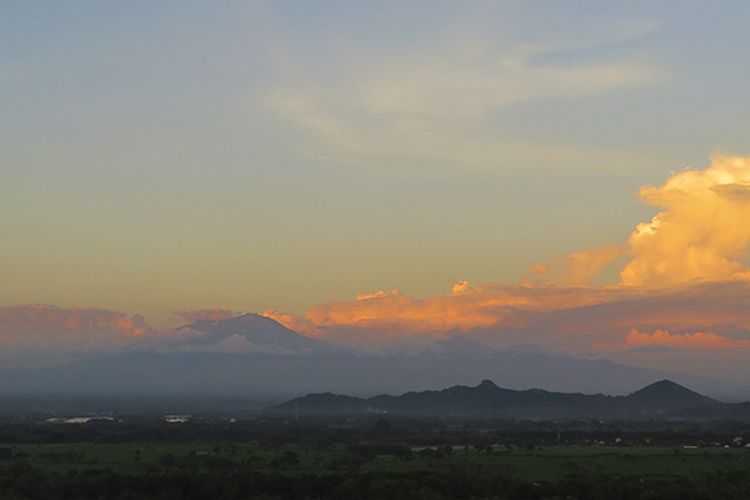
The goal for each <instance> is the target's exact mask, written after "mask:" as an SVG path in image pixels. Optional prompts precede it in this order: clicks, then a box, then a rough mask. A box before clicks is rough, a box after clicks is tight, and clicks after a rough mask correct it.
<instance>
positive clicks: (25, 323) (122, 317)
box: [0, 304, 152, 349]
mask: <svg viewBox="0 0 750 500" xmlns="http://www.w3.org/2000/svg"><path fill="white" fill-rule="evenodd" d="M151 331H152V330H151V329H150V328H149V327H148V325H146V322H145V321H144V319H143V317H141V316H140V315H134V316H127V315H126V314H125V313H122V312H119V311H109V310H106V309H83V308H70V309H66V308H61V307H56V306H51V305H46V304H30V305H21V306H9V307H0V346H2V347H3V348H6V349H16V348H18V349H33V348H50V347H53V346H54V347H59V348H71V349H75V348H92V347H96V346H105V345H115V344H123V343H129V342H133V341H135V340H137V339H138V338H141V337H143V336H145V335H147V334H149V333H151Z"/></svg>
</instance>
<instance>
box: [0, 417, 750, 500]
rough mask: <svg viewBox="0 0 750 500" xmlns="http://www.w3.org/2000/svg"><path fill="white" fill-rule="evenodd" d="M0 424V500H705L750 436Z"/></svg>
mask: <svg viewBox="0 0 750 500" xmlns="http://www.w3.org/2000/svg"><path fill="white" fill-rule="evenodd" d="M185 420H187V421H185V422H183V423H166V422H165V421H164V418H162V417H156V416H152V417H144V416H127V415H119V416H114V418H113V420H111V421H109V420H108V421H103V420H101V421H100V420H95V421H91V422H88V423H81V424H73V423H68V424H65V423H59V421H52V422H50V421H47V420H46V419H45V418H44V417H40V416H37V417H33V418H32V417H26V418H7V419H5V420H2V421H0V498H2V499H45V500H46V499H105V498H113V499H136V498H138V499H141V498H158V499H209V498H210V499H214V498H216V499H234V498H257V499H286V498H292V499H313V498H336V499H347V500H349V499H354V500H356V499H402V498H403V499H440V498H464V499H480V498H496V499H505V498H507V499H535V498H539V499H542V498H545V499H553V498H568V499H574V498H578V499H597V498H607V499H639V498H644V499H647V498H648V499H670V498H674V499H678V498H679V499H713V498H743V497H744V496H745V495H746V492H747V491H750V457H748V456H747V455H750V453H746V450H748V448H746V447H745V444H746V443H745V440H746V439H750V425H748V424H745V423H741V422H731V421H712V422H710V423H708V422H704V423H700V422H698V423H695V422H687V421H681V422H675V421H665V420H641V421H608V422H602V421H599V420H581V421H575V420H568V421H564V422H563V421H559V422H554V421H528V420H500V419H447V418H443V419H437V418H424V417H396V416H388V417H387V418H386V417H383V416H377V415H360V416H354V417H343V416H342V417H326V418H322V417H304V418H285V417H278V416H273V415H262V414H259V415H256V416H254V417H247V418H239V419H235V418H232V417H230V416H222V415H213V416H205V417H189V418H185Z"/></svg>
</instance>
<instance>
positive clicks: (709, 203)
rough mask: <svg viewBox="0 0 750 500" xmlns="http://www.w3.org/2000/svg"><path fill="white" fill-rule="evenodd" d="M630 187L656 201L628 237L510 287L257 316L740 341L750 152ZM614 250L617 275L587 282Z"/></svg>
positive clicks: (587, 340)
mask: <svg viewBox="0 0 750 500" xmlns="http://www.w3.org/2000/svg"><path fill="white" fill-rule="evenodd" d="M639 196H640V198H641V199H642V200H643V201H644V202H646V203H648V204H651V205H654V206H657V207H659V209H660V211H659V212H658V213H657V214H656V215H655V216H654V217H653V218H652V219H651V220H650V221H647V222H643V223H639V224H637V225H636V227H635V229H634V231H633V233H632V234H631V235H630V238H629V239H628V240H627V242H622V243H610V244H606V245H602V246H600V247H597V248H592V249H584V250H581V251H578V252H574V253H571V254H568V255H562V256H558V257H555V258H553V259H552V260H551V261H550V262H548V263H540V264H536V265H534V266H533V267H532V269H531V270H530V271H531V277H530V278H529V279H527V280H525V281H524V282H523V283H520V284H517V285H495V284H485V285H479V286H471V285H470V284H469V283H468V282H466V281H462V282H459V283H456V284H455V285H454V286H453V288H452V289H451V292H450V294H448V295H444V296H434V297H427V298H415V297H410V296H407V295H404V294H402V293H400V292H399V291H398V290H392V291H377V292H374V293H364V294H360V295H358V296H357V297H356V299H355V300H354V301H333V302H328V303H325V304H321V305H317V306H313V307H311V308H310V309H309V310H307V311H306V312H305V313H304V314H303V315H301V316H295V315H291V314H285V313H281V312H278V311H274V310H271V311H266V312H265V313H264V314H265V315H267V316H269V317H271V318H273V319H276V320H277V321H279V322H281V323H283V324H284V325H286V326H288V327H289V328H292V329H294V330H297V331H300V332H303V333H306V334H308V335H312V336H316V337H322V338H328V339H329V340H334V341H339V342H342V341H343V342H351V343H352V344H357V343H358V341H359V340H364V341H365V342H370V341H372V339H373V338H374V337H375V336H376V335H375V332H377V335H379V336H381V337H388V336H391V337H393V336H403V335H430V336H433V337H434V336H438V337H440V336H446V335H452V334H455V333H462V332H463V333H466V332H472V331H479V332H482V335H485V336H488V337H493V336H494V337H493V338H494V339H495V340H496V341H497V342H507V343H518V342H525V341H528V340H529V338H530V337H531V338H532V339H533V340H534V341H537V342H540V343H543V344H544V343H548V344H551V346H552V347H558V348H559V347H562V346H565V347H572V348H574V349H577V350H579V351H580V350H582V349H584V350H585V349H590V348H594V347H597V348H601V346H602V345H604V344H603V343H606V342H609V343H616V342H621V343H622V342H624V344H623V345H626V346H628V345H629V346H635V345H646V344H651V345H656V344H658V345H665V346H666V345H669V346H673V347H681V348H687V349H698V348H710V347H711V346H713V347H715V348H729V347H728V346H734V347H739V346H744V345H745V342H746V340H745V337H750V335H749V333H750V320H749V319H748V317H747V313H746V311H747V310H748V306H750V287H749V286H748V283H750V281H748V280H749V279H750V269H749V268H748V266H747V264H746V263H745V262H744V259H745V258H746V257H747V252H748V244H749V243H750V223H749V222H748V221H750V159H748V158H743V157H736V156H734V157H732V156H718V157H716V158H714V159H713V160H712V162H711V164H710V165H709V166H708V167H707V168H705V169H703V170H693V169H686V170H684V171H682V172H677V173H674V174H672V175H671V176H670V177H669V178H668V179H667V180H666V181H665V182H664V183H663V184H662V185H659V186H646V187H643V188H642V189H641V190H640V191H639ZM620 260H622V262H623V264H622V267H621V268H620V269H619V276H620V280H619V282H616V283H611V284H592V283H593V282H595V280H596V278H597V277H598V276H599V275H600V274H601V273H602V271H603V270H604V269H605V268H607V267H608V266H612V265H614V264H615V263H617V262H619V261H620ZM698 330H700V331H698ZM673 331H682V332H685V331H687V332H691V331H692V332H696V333H682V334H675V333H669V332H673ZM634 332H636V333H634ZM642 332H652V333H642ZM708 332H710V333H708ZM623 338H624V339H625V340H624V341H623V340H622V339H623ZM484 340H487V339H484ZM490 340H492V338H490Z"/></svg>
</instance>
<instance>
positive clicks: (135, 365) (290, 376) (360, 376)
mask: <svg viewBox="0 0 750 500" xmlns="http://www.w3.org/2000/svg"><path fill="white" fill-rule="evenodd" d="M663 378H670V379H672V380H676V381H678V382H680V383H683V384H688V385H691V386H693V387H698V388H699V389H701V390H703V391H708V392H709V393H712V394H716V393H717V392H718V391H717V390H716V389H717V388H720V387H721V386H720V385H719V384H718V383H715V382H714V381H711V380H706V379H701V378H698V377H691V376H686V375H680V374H675V373H670V372H667V371H660V370H652V369H646V368H638V367H632V366H626V365H622V364H618V363H615V362H612V361H609V360H606V359H583V358H574V357H569V356H565V355H561V354H554V353H549V352H546V351H545V350H543V349H542V348H540V347H538V346H535V345H521V346H514V347H508V348H505V349H499V350H498V349H492V348H490V347H488V346H486V345H484V344H483V343H481V342H477V341H475V340H471V339H469V338H466V337H464V336H455V337H453V338H449V339H444V340H438V341H435V342H433V343H432V344H430V345H428V346H426V347H425V348H424V349H423V350H421V351H420V352H416V353H407V352H400V353H362V352H355V351H353V350H351V349H348V348H344V347H339V346H335V345H333V344H330V343H327V342H324V341H322V340H317V339H313V338H310V337H306V336H304V335H301V334H299V333H297V332H295V331H293V330H290V329H289V328H286V327H285V326H283V325H281V324H279V323H278V322H276V321H274V320H272V319H269V318H266V317H263V316H260V315H258V314H253V313H248V314H243V315H240V316H235V317H232V318H229V319H223V320H211V321H208V320H200V321H195V322H193V323H190V324H188V325H185V326H183V327H180V328H178V329H176V331H175V332H174V333H173V334H172V335H169V336H165V337H163V338H162V337H160V338H155V339H147V340H144V341H142V342H141V343H139V344H136V345H134V346H131V347H130V348H129V349H127V350H121V351H114V352H89V353H82V354H79V355H77V356H76V357H75V358H74V359H73V360H72V361H68V362H65V363H60V364H59V365H56V366H46V367H40V368H25V369H0V395H12V394H16V395H19V394H22V395H26V394H32V395H33V394H79V395H82V394H107V395H128V396H134V395H145V396H154V395H160V394H166V395H169V396H170V397H176V396H182V397H185V398H195V397H196V396H221V397H232V398H237V400H249V399H253V398H264V400H272V401H278V402H281V401H284V400H286V399H289V398H292V397H298V396H301V395H304V394H307V393H311V392H321V391H334V392H339V393H349V394H354V395H356V396H368V395H374V394H381V393H398V392H404V391H408V390H426V389H429V388H431V387H435V386H448V385H451V384H470V383H472V382H473V381H475V380H481V379H494V380H501V381H502V384H503V385H504V386H505V387H509V388H513V389H523V388H528V387H545V388H547V389H549V390H552V391H572V390H575V391H585V392H594V393H596V392H602V393H608V394H626V393H628V392H630V391H632V390H634V389H635V388H637V387H640V386H643V385H645V384H647V383H648V382H650V381H653V380H657V379H663Z"/></svg>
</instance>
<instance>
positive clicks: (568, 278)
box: [530, 245, 625, 285]
mask: <svg viewBox="0 0 750 500" xmlns="http://www.w3.org/2000/svg"><path fill="white" fill-rule="evenodd" d="M624 253H625V248H623V247H622V246H621V245H605V246H602V247H599V248H591V249H588V250H582V251H580V252H573V253H569V254H567V255H560V256H557V257H555V258H554V259H552V260H551V261H549V262H547V263H536V264H534V265H532V266H531V269H530V271H531V272H532V273H534V274H536V275H538V276H541V277H543V278H544V279H545V280H547V281H550V282H552V283H558V284H562V285H581V284H586V283H590V282H591V280H592V279H593V278H594V277H596V276H597V275H598V274H599V273H601V272H602V270H603V269H604V268H605V267H607V266H608V265H609V264H611V263H612V262H613V261H614V260H615V259H616V258H618V257H620V256H621V255H623V254H624Z"/></svg>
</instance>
